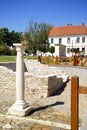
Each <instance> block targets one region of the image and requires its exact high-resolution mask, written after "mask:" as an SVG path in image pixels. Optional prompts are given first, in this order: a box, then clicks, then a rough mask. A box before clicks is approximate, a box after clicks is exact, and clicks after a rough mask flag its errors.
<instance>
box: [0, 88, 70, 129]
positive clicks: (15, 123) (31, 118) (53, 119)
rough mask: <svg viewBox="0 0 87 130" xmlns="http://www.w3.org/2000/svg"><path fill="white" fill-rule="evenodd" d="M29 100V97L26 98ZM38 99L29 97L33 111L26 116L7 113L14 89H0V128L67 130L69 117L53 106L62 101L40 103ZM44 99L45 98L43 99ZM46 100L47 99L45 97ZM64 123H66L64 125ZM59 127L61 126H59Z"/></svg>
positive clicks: (13, 96) (61, 103)
mask: <svg viewBox="0 0 87 130" xmlns="http://www.w3.org/2000/svg"><path fill="white" fill-rule="evenodd" d="M27 100H28V101H29V99H28V98H27ZM39 100H40V99H38V98H37V99H35V98H33V97H31V99H30V102H31V105H32V106H33V108H34V109H33V111H32V112H31V113H30V114H29V115H28V116H26V117H16V116H11V115H7V111H8V109H9V108H10V106H11V105H12V104H13V103H14V101H15V90H13V89H12V90H11V89H0V130H7V129H11V130H68V129H70V117H68V116H65V115H64V114H62V113H61V112H59V111H58V110H56V109H54V108H53V107H55V106H58V105H60V106H61V105H63V104H64V103H63V102H58V101H57V102H54V103H50V104H49V103H47V104H48V105H42V104H43V103H42V104H40V101H39ZM44 100H45V99H44ZM46 100H47V99H46ZM42 101H43V100H42ZM65 124H66V125H65ZM59 127H61V128H59Z"/></svg>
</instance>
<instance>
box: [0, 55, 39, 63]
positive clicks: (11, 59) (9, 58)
mask: <svg viewBox="0 0 87 130" xmlns="http://www.w3.org/2000/svg"><path fill="white" fill-rule="evenodd" d="M24 58H27V59H33V60H35V59H37V57H36V56H24ZM0 62H16V56H0Z"/></svg>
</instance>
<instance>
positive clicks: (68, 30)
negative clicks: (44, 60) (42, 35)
mask: <svg viewBox="0 0 87 130" xmlns="http://www.w3.org/2000/svg"><path fill="white" fill-rule="evenodd" d="M82 34H87V28H86V27H85V26H84V25H83V24H82V25H77V26H73V25H67V26H61V27H52V28H51V29H50V31H49V36H64V35H82Z"/></svg>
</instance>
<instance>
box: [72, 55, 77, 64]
mask: <svg viewBox="0 0 87 130" xmlns="http://www.w3.org/2000/svg"><path fill="white" fill-rule="evenodd" d="M73 65H74V66H77V65H78V57H77V56H74V57H73Z"/></svg>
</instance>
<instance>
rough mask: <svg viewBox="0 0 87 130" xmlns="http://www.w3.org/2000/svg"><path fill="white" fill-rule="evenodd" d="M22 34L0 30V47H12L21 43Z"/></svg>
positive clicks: (5, 29)
mask: <svg viewBox="0 0 87 130" xmlns="http://www.w3.org/2000/svg"><path fill="white" fill-rule="evenodd" d="M21 38H22V33H18V32H15V31H11V32H9V30H8V28H6V27H5V28H0V45H1V44H7V45H8V46H13V43H16V42H21Z"/></svg>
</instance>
